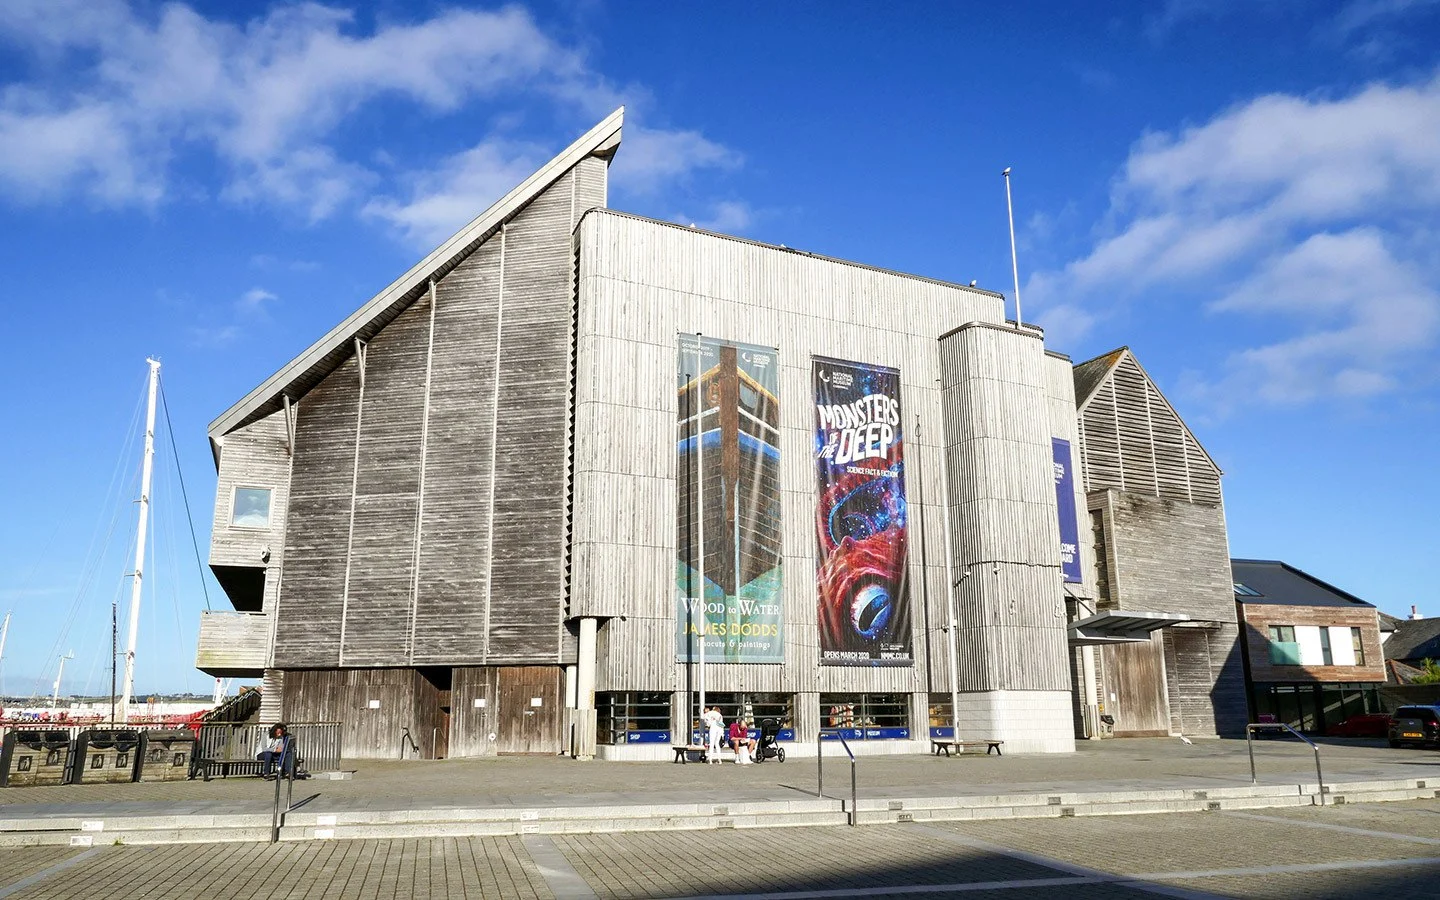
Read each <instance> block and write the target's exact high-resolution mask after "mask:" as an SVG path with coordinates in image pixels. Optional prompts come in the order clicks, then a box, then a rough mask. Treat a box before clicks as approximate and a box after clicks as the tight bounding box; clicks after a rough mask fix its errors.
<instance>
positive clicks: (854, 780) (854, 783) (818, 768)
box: [815, 728, 860, 825]
mask: <svg viewBox="0 0 1440 900" xmlns="http://www.w3.org/2000/svg"><path fill="white" fill-rule="evenodd" d="M825 733H826V732H825V729H823V728H822V729H820V731H819V732H818V733H817V734H816V735H815V793H816V794H818V795H819V796H820V797H821V798H822V799H823V798H824V796H825ZM830 734H833V735H834V736H835V737H836V738H837V739H838V740H839V741H840V746H841V747H843V748H844V749H845V755H846V756H848V757H850V807H849V809H848V810H847V811H846V812H847V813H848V816H847V819H846V820H847V821H848V822H849V823H850V824H851V825H859V824H860V810H859V808H858V807H857V805H856V804H857V802H858V799H857V798H858V785H859V775H858V774H857V772H856V766H855V751H853V750H851V749H850V742H849V741H847V740H845V735H843V734H841V733H840V732H838V731H832V732H830ZM841 802H842V803H843V802H844V801H841Z"/></svg>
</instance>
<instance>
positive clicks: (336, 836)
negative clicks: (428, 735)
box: [0, 779, 1440, 847]
mask: <svg viewBox="0 0 1440 900" xmlns="http://www.w3.org/2000/svg"><path fill="white" fill-rule="evenodd" d="M1437 797H1440V787H1435V786H1430V784H1429V783H1428V782H1427V781H1426V780H1424V779H1377V780H1355V779H1347V780H1342V781H1337V782H1335V783H1333V784H1327V785H1326V792H1325V798H1324V799H1325V803H1326V804H1327V805H1342V804H1348V803H1366V802H1384V801H1392V800H1412V799H1422V798H1437ZM1319 799H1320V794H1319V791H1318V785H1317V784H1316V783H1315V782H1310V783H1298V784H1294V783H1292V784H1256V785H1235V786H1227V787H1215V788H1203V789H1194V788H1187V789H1178V788H1167V789H1156V790H1134V791H1057V792H1053V793H1052V792H1047V791H1035V792H1027V793H1006V794H989V795H973V796H966V795H952V796H931V797H901V798H867V799H864V800H861V801H860V803H859V804H858V805H859V821H860V822H861V823H862V824H883V823H895V822H916V821H927V820H929V821H947V820H948V821H963V820H981V819H1014V818H1064V817H1069V816H1111V815H1140V814H1147V813H1165V812H1214V811H1218V810H1234V809H1266V808H1281V807H1291V806H1310V805H1315V804H1317V803H1318V802H1319ZM847 806H848V799H840V798H838V797H835V796H833V795H831V796H827V797H825V798H823V799H820V798H797V799H794V800H770V801H743V802H732V803H650V804H646V803H637V804H633V805H619V804H611V805H605V806H561V807H549V808H543V807H538V808H501V809H491V808H438V809H437V808H431V809H411V810H383V809H380V810H372V809H360V810H345V811H338V812H333V813H324V812H316V811H314V810H312V809H310V808H304V807H302V808H301V809H299V810H296V811H295V812H293V813H290V814H289V815H288V816H287V818H286V824H285V827H284V829H283V831H282V835H281V837H282V839H283V840H286V841H306V840H346V839H357V838H398V837H464V836H473V835H521V834H582V833H600V832H628V831H660V830H670V829H687V830H705V829H727V828H776V827H795V826H806V825H809V826H817V825H841V824H845V823H846V822H847V820H848V815H847V813H846V807H847ZM269 838H270V816H269V814H263V815H260V814H235V815H203V814H178V815H154V816H137V815H127V816H114V817H108V818H100V817H95V818H86V817H62V816H34V817H24V818H9V819H0V847H15V846H37V845H67V844H68V845H72V846H104V845H106V844H111V843H116V842H119V843H124V844H169V843H210V842H223V841H267V840H269Z"/></svg>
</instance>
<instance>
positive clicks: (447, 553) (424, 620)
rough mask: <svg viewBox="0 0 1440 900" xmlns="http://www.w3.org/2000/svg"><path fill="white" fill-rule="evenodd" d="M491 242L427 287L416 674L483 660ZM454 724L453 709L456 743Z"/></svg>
mask: <svg viewBox="0 0 1440 900" xmlns="http://www.w3.org/2000/svg"><path fill="white" fill-rule="evenodd" d="M500 243H501V241H500V238H499V236H495V237H492V238H491V239H490V240H488V241H486V242H485V243H484V244H483V245H481V247H480V248H479V249H478V250H476V251H475V252H474V253H472V254H471V255H470V256H469V257H468V258H467V259H466V260H465V261H464V262H462V263H461V264H460V265H458V266H456V267H455V269H454V270H452V271H451V272H450V273H449V274H447V275H446V276H445V277H444V278H443V279H442V280H441V281H440V282H439V283H438V284H437V285H436V288H435V296H436V299H435V334H434V340H433V345H432V350H431V364H430V417H429V422H428V427H429V434H428V435H427V440H426V448H425V489H424V497H423V502H424V515H423V517H422V519H421V523H420V548H419V563H420V568H419V572H418V573H417V576H416V577H417V578H418V584H417V593H416V598H415V621H414V624H413V629H414V654H413V661H414V663H415V664H416V665H444V664H446V663H451V664H454V663H458V662H460V661H475V662H479V661H483V660H484V658H485V592H486V584H487V581H488V579H489V573H490V541H489V511H490V489H491V483H490V479H491V471H490V460H491V457H492V455H493V452H494V444H493V423H494V406H493V404H494V399H495V352H496V339H497V335H498V328H499V322H500V317H501V310H500V258H501V250H500ZM458 671H461V670H457V672H458ZM464 671H469V670H464ZM453 689H454V690H455V691H457V693H458V691H459V690H460V685H458V684H457V685H455V686H454V688H453ZM456 702H457V704H458V702H459V701H458V700H457V701H456ZM461 717H462V714H461V713H460V712H459V711H458V710H457V711H456V720H455V722H454V725H455V731H456V733H457V735H459V734H461V733H462V729H461V724H460V723H461ZM464 746H465V743H464V740H463V739H458V740H457V741H452V743H451V754H452V755H463V749H462V748H463V747H464Z"/></svg>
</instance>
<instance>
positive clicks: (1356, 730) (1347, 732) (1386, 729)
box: [1326, 713, 1390, 737]
mask: <svg viewBox="0 0 1440 900" xmlns="http://www.w3.org/2000/svg"><path fill="white" fill-rule="evenodd" d="M1326 734H1328V735H1329V736H1330V737H1387V736H1389V734H1390V717H1389V716H1388V715H1386V714H1385V713H1366V714H1365V715H1363V716H1351V717H1350V718H1348V719H1346V720H1345V721H1343V722H1341V723H1340V724H1339V725H1335V726H1332V727H1331V728H1330V730H1329V731H1327V732H1326Z"/></svg>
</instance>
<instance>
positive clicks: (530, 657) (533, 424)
mask: <svg viewBox="0 0 1440 900" xmlns="http://www.w3.org/2000/svg"><path fill="white" fill-rule="evenodd" d="M596 162H598V161H596ZM575 178H576V170H574V169H572V170H571V171H570V172H569V173H567V174H566V175H565V176H564V177H562V178H561V179H560V180H559V181H557V182H556V183H555V184H554V185H552V186H551V187H550V188H549V189H548V190H546V191H545V192H544V193H543V194H541V195H540V196H539V197H537V198H536V199H535V200H534V201H533V202H532V203H531V204H530V205H529V206H528V207H526V208H525V210H524V211H523V212H522V213H520V215H518V216H516V217H515V219H513V220H512V221H511V222H510V224H509V225H508V226H507V227H506V230H505V233H504V270H503V273H502V279H503V294H502V297H501V306H502V310H501V319H500V340H499V343H498V347H499V358H498V362H497V366H496V374H497V376H498V381H497V384H496V394H495V422H494V429H493V434H494V441H495V448H494V456H495V466H494V471H493V472H492V473H491V477H492V478H493V479H494V489H493V491H492V501H491V502H492V508H491V514H490V583H489V589H488V591H489V592H488V601H487V605H488V610H487V617H486V623H485V624H486V634H487V647H486V660H487V661H489V662H541V661H549V662H553V663H558V662H560V656H561V650H562V634H563V633H564V627H563V624H562V623H563V617H564V614H565V610H564V595H565V584H564V577H565V573H564V566H565V546H564V545H565V504H566V496H565V495H566V477H567V476H566V466H567V464H568V461H569V449H568V446H567V429H568V426H569V408H568V405H569V393H570V330H571V324H572V312H573V311H572V308H571V291H570V279H571V277H572V268H573V263H574V257H573V238H572V236H571V230H572V227H573V222H574V217H575V216H578V215H579V212H577V211H576V209H575V207H576V205H577V202H579V201H577V196H579V195H578V194H577V192H578V185H577V184H576V182H575ZM581 199H582V200H583V199H584V198H581ZM603 202H604V200H603V197H601V198H599V199H598V200H597V199H594V198H590V199H589V200H588V204H589V205H595V204H596V203H603ZM556 747H557V748H558V743H557V745H556ZM552 749H555V748H552Z"/></svg>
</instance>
